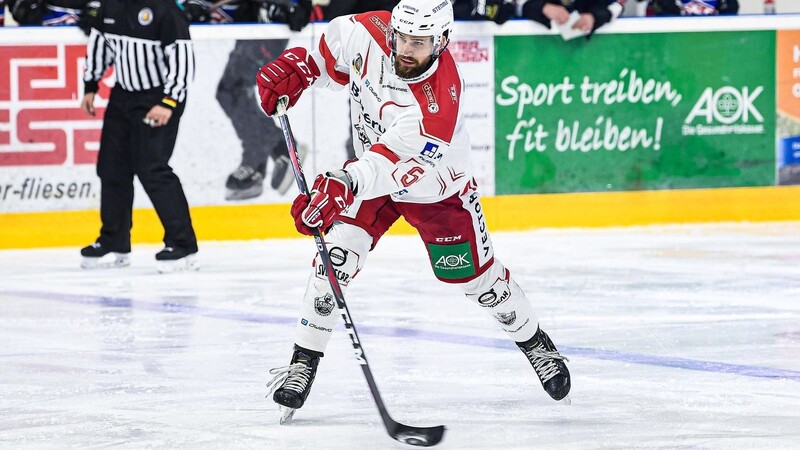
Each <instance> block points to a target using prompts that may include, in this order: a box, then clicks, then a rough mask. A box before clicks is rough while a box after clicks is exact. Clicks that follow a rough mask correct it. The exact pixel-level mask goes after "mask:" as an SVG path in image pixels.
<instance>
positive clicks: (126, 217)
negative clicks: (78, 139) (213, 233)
mask: <svg viewBox="0 0 800 450" xmlns="http://www.w3.org/2000/svg"><path fill="white" fill-rule="evenodd" d="M163 95H164V94H163V91H162V89H161V88H160V87H158V88H155V89H150V90H147V91H140V92H128V91H125V90H124V89H122V88H120V87H119V86H116V87H114V89H112V91H111V97H110V99H109V102H108V106H107V108H106V114H105V118H104V120H103V131H102V135H101V138H100V152H99V154H98V157H97V175H98V176H99V177H100V183H101V193H100V219H101V220H102V222H103V226H102V228H101V229H100V239H99V240H100V242H101V244H102V245H103V246H104V247H105V246H107V247H108V248H110V249H112V250H113V251H119V252H129V251H130V249H131V227H132V226H133V220H132V210H133V176H134V175H136V176H137V177H138V178H139V182H141V183H142V187H144V190H145V192H147V195H148V197H150V201H151V202H152V203H153V207H154V208H155V210H156V213H157V214H158V218H159V219H160V220H161V224H162V225H163V226H164V244H165V245H166V246H167V247H174V248H181V249H185V250H187V251H189V252H196V251H197V238H196V237H195V234H194V229H193V228H192V219H191V217H190V216H189V205H188V203H187V202H186V195H185V194H184V192H183V187H182V186H181V182H180V180H179V179H178V176H177V175H175V172H173V171H172V167H170V166H169V159H170V157H172V152H173V150H174V147H175V139H176V138H177V136H178V124H179V123H180V118H181V115H182V114H183V109H184V105H183V104H181V105H178V107H177V108H175V109H174V110H173V112H172V117H171V118H170V120H169V122H168V123H167V125H164V126H161V127H156V128H153V127H150V126H149V125H147V124H145V123H144V122H143V120H144V116H145V114H147V112H148V111H149V110H150V108H152V107H153V105H157V104H159V103H160V101H161V98H162V97H163Z"/></svg>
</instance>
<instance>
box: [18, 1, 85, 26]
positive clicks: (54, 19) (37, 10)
mask: <svg viewBox="0 0 800 450" xmlns="http://www.w3.org/2000/svg"><path fill="white" fill-rule="evenodd" d="M88 1H89V0H46V1H45V0H6V4H7V5H8V9H9V10H10V11H11V17H13V18H14V20H15V21H17V23H18V24H20V25H47V26H51V25H75V24H77V23H78V19H79V17H80V15H81V13H82V11H83V10H84V8H86V4H87V3H88Z"/></svg>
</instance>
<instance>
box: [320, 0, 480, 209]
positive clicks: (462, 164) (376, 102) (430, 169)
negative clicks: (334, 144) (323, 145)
mask: <svg viewBox="0 0 800 450" xmlns="http://www.w3.org/2000/svg"><path fill="white" fill-rule="evenodd" d="M390 17H391V13H390V12H388V11H375V12H368V13H364V14H358V15H350V16H342V17H338V18H336V19H334V20H332V21H331V22H330V25H329V27H328V32H327V33H325V34H324V35H323V36H322V38H321V39H320V42H319V48H318V49H317V50H315V51H314V52H312V54H311V56H312V57H313V58H314V60H315V62H316V63H317V66H318V67H320V71H321V72H322V74H321V76H320V77H319V78H318V79H317V80H316V82H315V83H314V86H317V87H333V88H336V87H343V86H348V85H349V87H350V104H351V107H350V114H351V118H352V123H353V130H352V131H353V143H354V146H355V151H356V156H358V161H356V162H355V163H351V164H349V165H348V166H347V172H348V173H349V174H350V175H351V177H352V178H353V179H354V181H355V184H356V185H357V195H356V198H357V199H361V200H366V199H370V198H376V197H380V196H383V195H387V194H390V195H391V196H392V198H393V199H394V200H395V201H400V202H414V203H434V202H437V201H440V200H443V199H446V198H448V197H450V196H451V195H453V194H454V193H456V192H458V191H459V190H461V189H462V188H463V187H464V186H465V185H466V183H467V182H468V181H470V180H471V179H472V168H471V161H470V144H469V136H468V135H467V131H466V129H465V127H464V126H463V123H464V121H463V118H462V111H461V96H462V93H463V90H464V82H463V80H462V77H461V74H460V73H459V70H458V67H457V66H456V63H455V61H454V60H453V57H452V56H451V55H450V52H448V51H445V52H444V53H442V55H441V56H440V57H439V58H437V59H436V60H435V61H434V63H433V65H432V66H431V67H430V68H429V69H428V70H427V71H426V72H425V73H424V74H422V75H421V76H419V77H417V78H415V79H410V80H406V79H402V78H399V77H397V76H396V75H394V71H393V69H392V58H391V50H390V49H389V48H388V47H387V44H386V30H387V27H388V26H389V19H390Z"/></svg>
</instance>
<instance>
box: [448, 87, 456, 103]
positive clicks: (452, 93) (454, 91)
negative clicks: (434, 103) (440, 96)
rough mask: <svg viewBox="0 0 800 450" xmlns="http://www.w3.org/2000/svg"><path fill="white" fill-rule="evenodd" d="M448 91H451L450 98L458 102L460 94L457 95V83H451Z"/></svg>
mask: <svg viewBox="0 0 800 450" xmlns="http://www.w3.org/2000/svg"><path fill="white" fill-rule="evenodd" d="M448 91H449V92H450V100H452V101H453V104H456V103H458V95H456V85H455V84H453V85H451V86H450V89H448Z"/></svg>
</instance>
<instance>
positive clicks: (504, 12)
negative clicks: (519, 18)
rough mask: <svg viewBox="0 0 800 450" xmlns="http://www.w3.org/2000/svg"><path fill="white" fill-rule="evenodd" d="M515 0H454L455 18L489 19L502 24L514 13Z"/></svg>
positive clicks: (515, 7)
mask: <svg viewBox="0 0 800 450" xmlns="http://www.w3.org/2000/svg"><path fill="white" fill-rule="evenodd" d="M516 11H517V2H516V0H454V1H453V15H454V16H455V18H456V20H491V21H492V22H494V23H496V24H498V25H502V24H504V23H506V21H507V20H508V19H510V18H512V17H514V15H515V14H516Z"/></svg>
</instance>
